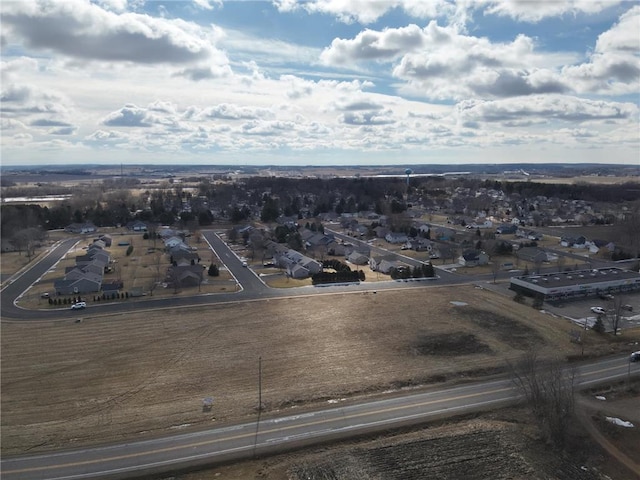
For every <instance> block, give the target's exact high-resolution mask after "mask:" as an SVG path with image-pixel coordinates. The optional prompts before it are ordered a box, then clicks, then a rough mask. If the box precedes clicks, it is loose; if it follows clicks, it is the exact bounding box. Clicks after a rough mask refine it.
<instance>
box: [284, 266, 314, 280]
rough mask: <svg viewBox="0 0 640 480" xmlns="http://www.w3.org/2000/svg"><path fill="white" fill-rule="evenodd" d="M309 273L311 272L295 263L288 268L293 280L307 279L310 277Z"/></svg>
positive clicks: (288, 273)
mask: <svg viewBox="0 0 640 480" xmlns="http://www.w3.org/2000/svg"><path fill="white" fill-rule="evenodd" d="M309 273H310V272H309V270H307V269H306V268H305V267H303V266H302V265H299V264H297V263H294V264H292V265H290V266H289V267H288V268H287V275H288V276H290V277H291V278H296V279H301V278H307V277H308V276H309Z"/></svg>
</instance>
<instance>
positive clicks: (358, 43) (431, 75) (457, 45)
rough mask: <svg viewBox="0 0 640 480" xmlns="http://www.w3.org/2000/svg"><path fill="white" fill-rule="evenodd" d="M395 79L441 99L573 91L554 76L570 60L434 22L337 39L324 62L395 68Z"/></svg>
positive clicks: (520, 40) (520, 39) (527, 42)
mask: <svg viewBox="0 0 640 480" xmlns="http://www.w3.org/2000/svg"><path fill="white" fill-rule="evenodd" d="M397 59H399V61H398V63H397V64H396V65H395V66H394V68H393V75H394V76H395V77H397V78H400V79H402V80H405V81H407V82H408V87H405V91H411V92H412V93H413V94H418V95H422V96H425V97H428V98H436V99H450V98H454V99H460V98H463V97H465V96H469V95H482V96H493V97H508V96H517V95H532V94H538V93H565V92H567V91H568V90H569V87H568V86H567V85H566V84H565V83H564V81H563V79H562V78H561V76H560V75H559V73H557V72H555V71H554V70H553V67H555V64H556V63H560V62H561V61H562V60H564V59H565V58H560V56H558V57H554V56H552V55H543V54H539V53H537V52H536V48H535V42H534V40H533V39H531V38H529V37H527V36H525V35H518V36H517V37H516V38H515V39H514V40H513V41H512V42H505V43H492V42H491V41H490V40H488V39H487V38H480V37H474V36H469V35H464V34H462V33H460V32H459V31H458V30H457V29H456V28H455V27H453V26H446V27H441V26H439V25H438V23H437V22H436V21H431V22H430V23H429V24H428V25H427V26H426V27H424V28H422V29H421V28H419V27H418V26H416V25H410V26H408V27H404V28H395V29H386V30H383V31H380V32H376V31H372V30H366V31H364V32H361V33H360V34H358V35H357V36H356V37H355V38H353V39H350V40H345V39H335V40H334V41H333V42H332V44H331V46H330V47H328V48H327V49H326V50H325V51H324V52H323V53H322V56H321V60H322V61H323V62H324V63H326V64H331V65H338V66H341V65H352V64H353V63H354V62H362V61H370V60H376V61H386V62H392V61H395V60H397Z"/></svg>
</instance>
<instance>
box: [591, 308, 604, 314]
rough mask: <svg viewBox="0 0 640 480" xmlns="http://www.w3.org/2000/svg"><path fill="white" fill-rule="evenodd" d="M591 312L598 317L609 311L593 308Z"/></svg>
mask: <svg viewBox="0 0 640 480" xmlns="http://www.w3.org/2000/svg"><path fill="white" fill-rule="evenodd" d="M591 311H592V312H593V313H597V314H598V315H604V314H605V313H607V311H606V310H605V309H604V308H602V307H591Z"/></svg>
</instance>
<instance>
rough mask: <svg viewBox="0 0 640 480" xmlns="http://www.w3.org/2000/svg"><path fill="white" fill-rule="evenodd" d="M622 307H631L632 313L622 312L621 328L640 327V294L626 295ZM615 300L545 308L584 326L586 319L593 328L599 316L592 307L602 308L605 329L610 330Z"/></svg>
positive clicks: (563, 304)
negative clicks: (609, 318)
mask: <svg viewBox="0 0 640 480" xmlns="http://www.w3.org/2000/svg"><path fill="white" fill-rule="evenodd" d="M620 300H621V302H622V305H629V306H630V307H631V308H632V311H628V310H624V309H623V310H622V311H621V315H622V319H621V321H620V328H622V329H626V328H635V327H640V293H634V294H625V295H623V296H622V297H621V298H620ZM614 302H615V299H609V300H603V299H600V298H588V299H584V300H572V301H567V302H564V303H554V304H553V305H550V304H547V303H545V304H544V308H545V309H546V310H548V311H549V312H551V313H555V314H557V315H561V316H563V317H567V318H569V319H573V320H575V321H576V322H577V323H580V324H583V322H584V319H585V318H586V319H587V324H588V325H589V326H592V325H593V323H595V321H596V319H597V317H598V314H597V313H594V312H592V311H591V308H592V307H602V308H603V309H604V310H605V312H606V313H605V314H604V315H601V316H602V321H603V322H604V325H605V328H606V329H607V330H609V329H610V328H611V327H610V322H609V320H608V317H611V316H612V315H613V308H614Z"/></svg>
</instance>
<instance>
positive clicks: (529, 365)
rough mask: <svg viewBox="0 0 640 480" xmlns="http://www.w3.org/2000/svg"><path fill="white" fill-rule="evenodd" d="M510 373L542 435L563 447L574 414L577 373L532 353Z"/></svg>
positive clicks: (556, 360) (554, 360)
mask: <svg viewBox="0 0 640 480" xmlns="http://www.w3.org/2000/svg"><path fill="white" fill-rule="evenodd" d="M511 372H512V378H513V382H514V384H515V385H516V388H517V389H518V390H519V391H520V392H521V393H522V394H523V395H524V397H525V399H526V401H527V404H528V405H529V407H530V408H531V411H532V413H533V415H534V416H535V417H536V419H537V420H538V422H539V424H540V428H541V430H542V431H543V433H544V434H545V435H546V436H547V438H548V440H550V441H551V442H553V443H554V444H555V445H557V446H558V447H563V446H564V445H565V442H566V440H567V433H568V428H569V427H570V425H571V423H572V421H573V414H574V410H575V396H574V391H575V381H576V380H575V370H573V369H567V368H564V367H563V364H562V362H561V361H560V360H558V359H553V360H543V359H541V358H539V357H538V356H537V354H536V353H535V352H534V351H533V350H530V351H528V352H526V353H525V355H524V356H523V357H522V359H521V360H520V362H518V363H517V364H516V365H512V366H511Z"/></svg>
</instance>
